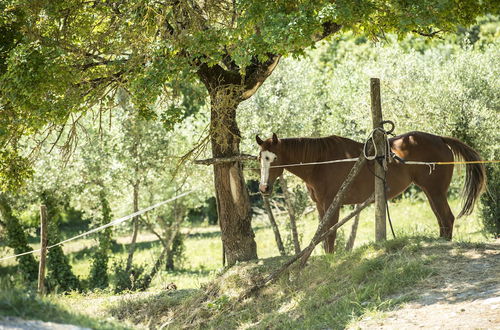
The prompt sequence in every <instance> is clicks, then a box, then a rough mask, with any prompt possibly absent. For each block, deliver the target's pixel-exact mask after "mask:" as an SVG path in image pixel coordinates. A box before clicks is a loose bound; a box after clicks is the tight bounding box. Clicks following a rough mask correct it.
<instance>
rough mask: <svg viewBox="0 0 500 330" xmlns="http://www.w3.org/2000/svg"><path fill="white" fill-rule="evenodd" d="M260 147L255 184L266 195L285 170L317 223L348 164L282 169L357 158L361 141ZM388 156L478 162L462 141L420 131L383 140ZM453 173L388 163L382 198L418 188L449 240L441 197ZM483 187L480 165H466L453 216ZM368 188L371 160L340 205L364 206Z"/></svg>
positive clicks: (448, 217)
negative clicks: (301, 186)
mask: <svg viewBox="0 0 500 330" xmlns="http://www.w3.org/2000/svg"><path fill="white" fill-rule="evenodd" d="M256 141H257V143H258V144H259V145H260V149H261V150H260V153H259V159H260V163H261V182H260V186H259V189H260V191H261V193H263V194H269V193H270V192H271V191H272V186H273V183H274V181H275V180H276V178H277V177H278V176H280V175H281V173H283V170H284V169H286V170H288V171H290V172H291V173H293V174H295V175H297V176H298V177H300V178H301V179H302V180H304V181H305V183H306V185H307V189H308V191H309V194H310V195H311V198H312V200H313V201H314V202H315V203H316V207H317V209H318V212H319V216H320V219H322V218H323V215H324V214H325V212H326V210H327V209H328V207H329V206H330V204H331V202H332V200H333V198H334V197H335V195H336V194H337V192H338V190H339V188H340V186H341V185H342V183H343V182H344V180H345V178H346V177H347V174H348V173H349V171H350V170H351V168H352V166H353V162H342V163H333V164H315V165H304V166H287V165H291V164H298V163H311V162H324V161H330V160H335V159H345V158H354V157H358V156H359V155H360V153H361V151H362V148H363V143H359V142H356V141H353V140H351V139H348V138H344V137H339V136H329V137H323V138H284V139H279V138H278V137H277V136H276V134H273V137H272V138H270V139H267V140H265V141H263V140H262V139H261V138H259V136H256ZM389 144H390V148H391V150H392V152H393V153H394V154H395V155H397V156H398V157H400V158H401V159H404V160H408V161H409V160H412V161H425V162H450V161H453V160H454V158H455V157H459V158H461V159H463V160H465V161H478V160H480V159H481V158H480V156H479V154H478V153H477V152H476V151H475V150H474V149H472V148H471V147H469V146H468V145H466V144H465V143H463V142H461V141H459V140H457V139H454V138H450V137H443V136H436V135H433V134H429V133H424V132H410V133H406V134H403V135H399V136H396V137H394V138H391V139H389ZM452 175H453V165H437V166H435V168H434V170H432V171H430V169H429V167H428V166H424V165H408V164H403V163H401V162H399V161H395V160H394V159H391V160H390V161H389V164H388V171H387V197H388V198H389V199H390V198H393V197H396V196H397V195H399V194H401V193H402V192H403V191H404V190H405V189H406V188H407V187H408V186H409V185H410V184H411V183H415V184H416V185H417V186H419V187H420V188H422V190H423V191H424V193H425V194H426V196H427V198H428V199H429V203H430V205H431V207H432V210H433V211H434V214H435V215H436V218H437V220H438V223H439V235H440V236H441V237H444V238H446V239H451V237H452V233H453V223H454V221H455V217H454V216H453V213H452V212H451V210H450V206H449V205H448V201H447V199H446V193H447V191H448V187H449V185H450V182H451V177H452ZM484 186H485V171H484V166H483V165H482V164H477V163H476V164H467V165H466V178H465V187H464V203H463V209H462V211H461V212H460V214H459V217H461V216H462V215H468V214H470V213H471V212H472V210H473V208H474V203H475V201H476V200H477V198H478V197H479V195H480V193H481V192H482V191H483V189H484ZM373 190H374V176H373V161H368V162H367V165H365V166H364V168H363V169H362V170H361V172H360V173H359V174H358V176H357V177H356V179H355V181H354V184H353V185H352V188H351V189H350V190H349V191H348V193H347V196H346V198H345V200H344V202H343V204H344V205H346V204H358V203H362V202H364V201H365V200H366V199H367V198H368V197H370V195H371V194H372V193H373ZM338 217H339V214H338V212H337V214H335V215H334V216H333V217H332V218H331V219H328V226H327V228H330V227H331V226H333V225H334V224H336V223H337V221H338ZM334 243H335V233H333V234H332V235H331V236H329V237H327V239H326V241H325V245H324V246H325V251H326V252H333V247H334Z"/></svg>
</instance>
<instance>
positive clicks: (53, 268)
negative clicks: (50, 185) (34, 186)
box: [40, 191, 80, 292]
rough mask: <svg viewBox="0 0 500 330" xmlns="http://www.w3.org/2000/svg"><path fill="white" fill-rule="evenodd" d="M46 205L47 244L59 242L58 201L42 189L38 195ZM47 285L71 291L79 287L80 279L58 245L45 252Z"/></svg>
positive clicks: (62, 290)
mask: <svg viewBox="0 0 500 330" xmlns="http://www.w3.org/2000/svg"><path fill="white" fill-rule="evenodd" d="M40 198H41V200H42V202H43V203H44V205H45V206H46V207H47V222H48V224H47V244H48V246H51V245H54V244H56V243H59V242H60V240H61V237H60V232H59V219H58V206H59V205H58V201H57V200H56V199H55V198H54V196H53V194H52V192H51V191H44V192H42V194H41V196H40ZM47 287H48V289H49V290H51V291H61V292H65V291H72V290H78V289H79V288H80V281H79V280H78V278H77V277H76V276H75V274H73V271H72V269H71V265H70V263H69V260H68V257H67V256H66V255H64V252H63V249H62V247H61V246H60V245H58V246H56V247H53V248H51V249H49V250H48V253H47Z"/></svg>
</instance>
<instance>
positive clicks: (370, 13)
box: [0, 0, 498, 264]
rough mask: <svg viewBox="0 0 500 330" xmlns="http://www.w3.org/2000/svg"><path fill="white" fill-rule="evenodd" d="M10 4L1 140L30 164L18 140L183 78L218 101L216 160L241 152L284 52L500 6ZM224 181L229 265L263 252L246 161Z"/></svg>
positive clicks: (437, 25)
mask: <svg viewBox="0 0 500 330" xmlns="http://www.w3.org/2000/svg"><path fill="white" fill-rule="evenodd" d="M1 6H2V8H1V9H2V14H1V15H0V26H1V28H2V29H3V30H5V31H8V32H9V33H10V34H8V36H7V39H8V47H7V51H6V52H2V53H1V55H0V56H1V57H2V58H3V63H4V64H5V65H3V69H2V72H0V97H1V103H2V108H3V109H4V110H7V111H6V112H5V113H6V116H3V118H2V119H1V121H0V123H1V125H2V129H1V130H0V131H1V135H0V143H1V145H2V148H7V146H8V147H9V148H10V149H6V150H10V151H9V152H5V153H2V157H3V159H4V161H2V164H11V161H16V162H17V163H20V162H22V160H23V158H22V155H20V154H19V152H18V151H17V149H16V146H15V142H16V139H17V138H18V137H19V136H22V135H27V134H31V133H33V132H35V131H39V130H42V129H45V128H47V127H49V128H51V129H58V128H59V129H61V127H62V126H64V125H76V124H75V123H77V122H78V118H79V116H80V115H81V114H83V113H85V112H86V111H88V110H89V109H91V108H94V107H96V106H98V107H99V109H100V111H104V109H106V108H109V107H111V104H112V103H113V102H114V92H115V91H116V89H117V88H118V87H119V86H122V87H124V88H126V89H127V90H129V92H130V94H131V95H132V102H133V103H134V106H135V107H136V108H137V111H138V112H139V113H140V114H142V115H143V116H145V117H148V116H151V115H152V113H151V109H152V107H154V106H155V105H158V104H159V103H161V102H162V101H164V100H165V99H166V98H169V97H177V96H178V95H179V93H178V91H179V90H182V89H180V88H179V86H182V85H184V86H185V85H186V84H190V83H193V84H196V82H201V83H202V84H203V85H204V87H205V89H206V92H207V94H208V97H209V99H210V101H209V102H210V107H211V112H210V119H211V120H210V130H209V135H210V145H211V148H212V154H213V157H215V158H227V157H230V156H235V155H238V154H239V152H240V141H241V134H240V130H239V128H238V125H237V121H236V109H237V107H238V105H239V103H241V102H242V101H244V100H246V99H248V98H250V97H251V96H252V95H253V94H254V93H255V92H256V91H257V89H258V88H259V87H260V86H261V85H262V84H263V83H264V81H265V80H266V79H267V77H269V76H270V75H271V73H272V72H273V70H274V69H275V68H276V66H277V65H278V62H279V60H280V58H281V57H282V56H284V55H287V54H293V55H300V54H302V53H303V52H304V50H305V49H306V48H307V47H310V46H313V45H314V44H315V43H316V42H317V41H319V40H321V39H324V38H326V37H328V36H330V35H333V34H335V33H337V32H338V31H340V29H341V28H344V29H346V30H347V29H349V30H354V31H356V32H363V33H367V34H369V35H372V36H374V37H376V36H377V35H382V34H384V33H386V32H393V31H395V32H397V33H399V34H401V35H403V34H406V33H409V32H416V33H421V34H425V35H433V34H435V33H436V32H438V31H439V30H450V29H452V28H453V27H454V26H455V25H457V24H463V25H465V24H468V23H469V22H471V21H472V20H473V19H474V18H475V17H476V16H477V15H478V14H481V13H484V12H488V11H490V12H498V7H494V6H498V5H497V4H494V2H491V3H489V2H484V1H478V0H467V1H460V2H456V1H452V0H445V1H439V2H435V1H431V0H423V1H418V2H404V1H398V0H385V1H373V0H358V1H351V0H339V1H334V2H333V1H328V0H315V1H290V0H280V1H267V0H231V1H229V0H226V1H224V0H223V1H219V0H217V1H215V0H206V1H199V0H173V1H157V0H132V1H118V0H116V1H82V0H68V1H52V0H50V1H49V0H41V1H36V2H27V1H21V0H7V1H3V2H2V5H1ZM184 89H185V88H184ZM189 95H193V93H190V94H189ZM183 97H185V96H183ZM184 111H185V109H183V108H182V107H181V108H179V107H168V108H167V109H166V110H165V112H164V113H163V114H162V116H161V117H162V118H163V119H164V120H165V121H166V122H167V123H173V122H176V121H179V120H182V119H183V118H184V117H185V116H184ZM2 169H5V170H9V171H10V173H13V174H15V175H14V176H9V177H6V176H5V175H0V179H2V181H3V182H2V185H3V186H6V185H7V181H8V180H7V181H5V180H4V179H6V178H7V179H15V178H16V177H19V176H22V175H21V174H20V172H19V171H12V168H11V167H9V166H2ZM20 169H23V170H25V172H27V171H28V167H26V166H23V167H22V168H20ZM4 181H5V182H4ZM214 183H215V192H216V197H217V209H218V215H219V223H220V226H221V231H222V241H223V245H224V247H225V254H226V257H227V261H228V264H234V263H235V262H236V261H241V260H248V259H253V258H256V257H257V249H256V244H255V240H254V233H253V231H252V228H251V212H250V203H249V196H248V192H247V191H246V188H245V184H244V178H243V173H242V167H241V164H240V162H238V161H232V162H220V163H217V164H215V165H214Z"/></svg>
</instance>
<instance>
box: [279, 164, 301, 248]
mask: <svg viewBox="0 0 500 330" xmlns="http://www.w3.org/2000/svg"><path fill="white" fill-rule="evenodd" d="M280 184H281V189H282V190H283V195H284V196H285V205H286V208H287V210H288V215H289V216H290V230H291V231H292V240H293V248H294V250H295V254H297V253H299V252H300V242H299V234H298V232H297V221H296V220H297V215H296V214H295V211H294V209H293V205H292V197H291V196H290V192H289V191H288V184H287V182H286V179H285V175H284V174H283V173H282V174H281V175H280Z"/></svg>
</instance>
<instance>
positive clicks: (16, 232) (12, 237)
mask: <svg viewBox="0 0 500 330" xmlns="http://www.w3.org/2000/svg"><path fill="white" fill-rule="evenodd" d="M0 216H1V218H2V219H3V224H4V227H5V231H6V234H7V246H9V247H10V248H12V249H14V253H15V254H19V253H23V252H28V251H32V250H33V249H32V248H31V247H30V246H29V245H28V238H27V237H26V233H25V232H24V229H23V227H22V226H21V224H20V223H19V219H17V218H16V217H15V216H14V215H13V214H12V208H11V207H10V204H9V201H8V200H7V197H6V196H5V195H4V194H2V193H0ZM17 261H18V262H19V270H20V272H21V275H22V277H23V279H24V280H25V281H26V282H35V281H36V280H37V278H38V263H37V262H36V260H35V258H34V256H33V254H27V255H24V256H20V257H17Z"/></svg>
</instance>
